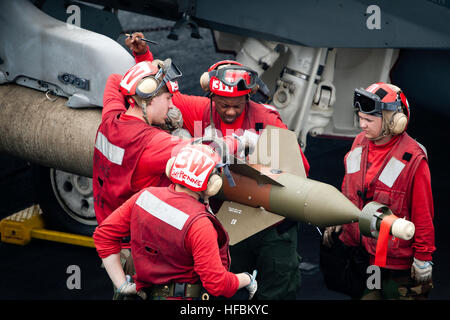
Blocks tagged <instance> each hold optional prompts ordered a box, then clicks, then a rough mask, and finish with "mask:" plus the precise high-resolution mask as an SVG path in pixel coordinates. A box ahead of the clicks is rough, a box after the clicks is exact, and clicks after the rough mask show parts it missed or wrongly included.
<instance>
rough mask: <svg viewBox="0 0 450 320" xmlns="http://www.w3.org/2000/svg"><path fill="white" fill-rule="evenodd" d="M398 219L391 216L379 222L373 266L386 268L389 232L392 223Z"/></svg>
mask: <svg viewBox="0 0 450 320" xmlns="http://www.w3.org/2000/svg"><path fill="white" fill-rule="evenodd" d="M397 219H398V217H396V216H395V215H393V214H391V215H388V216H385V217H384V218H383V220H381V225H380V232H379V234H378V241H377V249H376V252H375V263H374V264H375V265H376V266H379V267H384V266H386V256H387V250H388V240H389V231H390V230H391V226H392V223H394V221H395V220H397Z"/></svg>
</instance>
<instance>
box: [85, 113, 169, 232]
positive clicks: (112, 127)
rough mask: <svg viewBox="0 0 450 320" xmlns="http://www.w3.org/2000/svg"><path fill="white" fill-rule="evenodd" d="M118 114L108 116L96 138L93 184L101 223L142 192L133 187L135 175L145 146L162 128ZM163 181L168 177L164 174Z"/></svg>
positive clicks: (95, 204) (95, 208)
mask: <svg viewBox="0 0 450 320" xmlns="http://www.w3.org/2000/svg"><path fill="white" fill-rule="evenodd" d="M118 116H119V115H118V114H113V115H111V116H108V117H106V119H104V120H103V121H102V123H101V124H100V126H99V128H98V130H97V136H96V139H95V141H96V142H95V148H94V165H93V173H92V184H93V194H94V210H95V216H96V218H97V222H98V223H99V224H100V223H101V222H102V221H103V220H104V219H105V218H106V217H107V216H109V215H110V214H111V212H113V211H114V210H115V209H117V208H118V207H119V206H120V205H121V204H122V203H124V202H125V201H126V200H128V199H129V198H130V197H131V196H132V195H133V194H134V193H136V192H137V191H139V190H133V188H132V186H131V178H132V176H133V173H134V171H135V169H136V166H137V164H138V162H139V159H140V157H141V154H142V152H143V151H144V149H145V148H143V146H147V145H148V144H149V143H150V141H151V140H152V138H153V136H154V135H155V133H157V132H158V131H159V130H161V129H159V128H156V127H152V126H149V125H147V124H146V123H145V122H143V121H141V120H138V119H136V120H127V121H120V119H118ZM161 180H167V177H166V176H165V174H164V173H163V174H162V175H161ZM166 185H167V184H166Z"/></svg>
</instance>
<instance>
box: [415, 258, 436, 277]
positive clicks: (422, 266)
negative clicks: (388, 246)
mask: <svg viewBox="0 0 450 320" xmlns="http://www.w3.org/2000/svg"><path fill="white" fill-rule="evenodd" d="M432 272H433V262H431V261H422V260H419V259H416V258H414V262H413V264H412V266H411V278H413V279H414V280H415V281H416V282H417V283H424V282H427V281H430V280H431V274H432Z"/></svg>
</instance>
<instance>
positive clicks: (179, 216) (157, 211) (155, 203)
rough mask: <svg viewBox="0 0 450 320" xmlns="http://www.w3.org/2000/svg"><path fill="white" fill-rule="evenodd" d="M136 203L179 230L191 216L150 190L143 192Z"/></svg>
mask: <svg viewBox="0 0 450 320" xmlns="http://www.w3.org/2000/svg"><path fill="white" fill-rule="evenodd" d="M136 204H137V205H138V206H139V207H141V208H142V209H144V210H145V211H147V212H148V213H150V214H151V215H152V216H154V217H155V218H158V219H159V220H161V221H164V222H165V223H167V224H169V225H171V226H172V227H174V228H177V229H178V230H181V229H183V226H184V224H185V223H186V220H187V219H188V218H189V215H187V214H186V213H184V212H183V211H180V210H178V209H176V208H174V207H172V206H171V205H169V204H167V203H165V202H164V201H162V200H160V199H159V198H158V197H156V196H154V195H153V194H151V193H150V192H148V191H144V192H142V193H141V195H140V196H139V198H138V199H137V201H136Z"/></svg>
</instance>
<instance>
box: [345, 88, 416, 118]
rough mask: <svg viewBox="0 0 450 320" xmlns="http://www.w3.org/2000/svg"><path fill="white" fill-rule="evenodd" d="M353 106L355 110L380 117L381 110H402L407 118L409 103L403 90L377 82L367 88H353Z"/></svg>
mask: <svg viewBox="0 0 450 320" xmlns="http://www.w3.org/2000/svg"><path fill="white" fill-rule="evenodd" d="M353 107H354V108H355V110H356V111H360V112H362V113H365V114H370V115H374V116H378V117H381V115H382V110H387V111H399V112H403V113H404V114H405V115H406V116H407V118H408V119H409V105H408V101H407V100H406V96H405V95H404V94H403V92H401V91H399V92H396V91H395V90H393V89H392V88H391V87H390V86H389V85H388V84H386V83H383V82H379V83H375V84H372V85H371V86H369V87H367V89H365V90H364V89H362V88H360V89H355V92H354V96H353Z"/></svg>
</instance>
